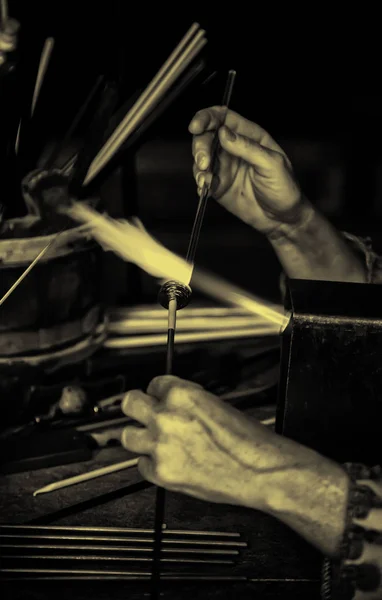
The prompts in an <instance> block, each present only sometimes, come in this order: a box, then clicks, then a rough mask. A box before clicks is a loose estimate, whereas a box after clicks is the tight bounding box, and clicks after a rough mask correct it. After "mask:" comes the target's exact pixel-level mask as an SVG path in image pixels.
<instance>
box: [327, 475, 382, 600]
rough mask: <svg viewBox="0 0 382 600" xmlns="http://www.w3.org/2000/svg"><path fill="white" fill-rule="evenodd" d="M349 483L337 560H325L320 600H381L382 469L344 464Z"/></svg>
mask: <svg viewBox="0 0 382 600" xmlns="http://www.w3.org/2000/svg"><path fill="white" fill-rule="evenodd" d="M344 468H345V470H346V471H347V473H348V475H349V477H350V480H351V485H350V491H349V498H348V506H347V521H346V526H345V531H344V536H343V540H342V544H341V549H340V557H339V559H338V560H329V559H327V558H326V559H325V560H324V564H323V570H322V584H321V597H322V599H323V600H381V599H382V468H381V467H380V466H377V467H373V468H371V469H369V468H367V467H365V466H364V465H360V464H353V463H347V464H345V465H344Z"/></svg>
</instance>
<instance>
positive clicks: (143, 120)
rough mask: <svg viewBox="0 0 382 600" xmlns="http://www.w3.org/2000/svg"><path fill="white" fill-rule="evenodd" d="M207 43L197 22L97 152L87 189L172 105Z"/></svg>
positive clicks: (89, 171)
mask: <svg viewBox="0 0 382 600" xmlns="http://www.w3.org/2000/svg"><path fill="white" fill-rule="evenodd" d="M206 43H207V40H206V38H205V31H204V30H203V29H200V26H199V25H198V24H197V23H194V24H193V25H192V26H191V28H190V29H189V31H188V32H187V33H186V35H185V36H184V37H183V39H182V40H181V42H180V43H179V44H178V46H177V47H176V48H175V50H174V51H173V52H172V53H171V55H170V56H169V57H168V59H167V60H166V62H165V63H164V64H163V66H162V67H161V68H160V69H159V71H158V73H157V74H156V75H155V77H154V78H153V79H152V81H151V82H150V83H149V85H148V86H147V88H146V89H145V90H144V91H143V93H142V94H141V95H140V96H139V98H138V99H137V100H136V102H135V103H134V104H133V106H131V107H130V108H129V110H128V112H127V114H126V115H125V117H124V118H123V119H122V121H121V122H120V123H119V125H118V126H117V127H116V128H115V130H114V131H113V133H112V134H111V135H110V137H109V138H108V139H107V141H106V143H104V144H103V146H102V148H101V149H100V150H99V151H98V152H97V154H96V156H95V157H94V159H93V160H92V162H91V164H90V166H89V168H88V170H87V173H86V176H85V178H84V181H83V185H84V186H87V185H88V184H89V183H91V181H92V180H93V179H94V178H95V177H96V176H97V175H98V174H99V173H100V172H101V171H102V170H103V169H104V168H105V167H106V166H107V165H108V163H109V162H110V161H111V160H112V159H113V158H114V156H115V155H116V154H117V152H118V151H119V150H120V149H121V148H123V147H124V146H125V145H126V143H127V142H128V141H129V139H130V138H131V137H132V136H134V134H136V132H137V131H138V130H139V129H140V128H141V127H142V126H143V125H145V126H147V123H148V119H149V122H150V123H151V122H152V120H153V119H152V118H150V116H151V117H152V116H154V117H155V118H157V116H158V109H159V108H160V105H161V104H162V105H163V103H164V105H163V106H162V107H161V109H164V108H166V107H167V106H168V104H169V98H168V94H171V93H172V92H174V85H175V84H176V83H179V79H180V77H181V76H182V75H183V74H184V73H185V71H186V69H187V68H188V67H189V65H190V64H191V63H192V62H193V61H194V59H195V58H196V57H197V56H198V55H199V54H200V52H201V50H202V49H203V48H204V46H205V45H206ZM200 70H201V66H200V65H198V66H197V67H196V68H195V69H194V71H193V72H192V74H191V75H192V77H191V76H186V78H185V79H184V81H183V82H182V83H181V84H180V85H181V88H182V89H183V88H184V87H185V86H186V85H187V84H188V83H189V82H190V79H192V78H193V77H194V76H196V74H197V73H198V72H200ZM182 89H178V90H176V94H175V95H177V93H180V91H182ZM173 95H174V94H172V96H171V98H172V97H173ZM73 165H74V169H75V162H72V161H71V163H69V165H65V167H64V170H65V171H66V172H68V171H69V170H70V169H71V168H72V167H73Z"/></svg>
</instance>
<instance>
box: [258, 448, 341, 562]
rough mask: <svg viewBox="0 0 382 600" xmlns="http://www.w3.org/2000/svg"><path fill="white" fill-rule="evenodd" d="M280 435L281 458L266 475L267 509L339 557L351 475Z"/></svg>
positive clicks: (327, 553) (323, 548)
mask: <svg viewBox="0 0 382 600" xmlns="http://www.w3.org/2000/svg"><path fill="white" fill-rule="evenodd" d="M277 437H278V441H277V446H278V454H279V459H276V466H275V467H272V469H270V470H269V472H268V473H266V474H264V494H265V502H264V506H265V507H266V508H265V510H266V512H267V513H268V514H270V515H272V516H274V517H276V518H277V519H279V520H280V521H282V522H283V523H285V524H286V525H288V526H289V527H291V528H292V529H293V530H294V531H295V532H296V533H298V534H299V535H301V536H302V537H303V538H305V539H306V540H307V541H308V542H309V543H311V544H312V545H314V546H315V547H316V548H318V549H319V550H320V551H321V552H322V553H323V554H324V555H326V556H329V557H336V556H338V553H339V549H340V544H341V541H342V538H343V534H344V530H345V525H346V510H347V500H348V492H349V484H350V480H349V477H348V475H347V474H346V473H345V471H344V470H343V469H342V467H340V466H339V465H337V464H336V463H334V462H332V461H331V460H328V459H326V458H324V457H323V456H321V455H319V454H318V453H316V452H315V451H313V450H311V449H309V448H306V447H304V446H302V445H300V444H297V443H296V442H293V441H292V440H289V439H288V438H284V437H282V436H277ZM277 463H278V464H277Z"/></svg>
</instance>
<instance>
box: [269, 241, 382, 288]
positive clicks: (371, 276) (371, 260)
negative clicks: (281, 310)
mask: <svg viewBox="0 0 382 600" xmlns="http://www.w3.org/2000/svg"><path fill="white" fill-rule="evenodd" d="M342 235H343V236H344V238H345V239H346V240H347V242H348V243H349V245H350V246H351V247H352V248H353V250H354V251H355V252H356V254H357V255H358V256H359V257H360V258H361V260H362V262H363V263H364V265H365V269H366V273H367V283H374V284H382V257H381V256H379V255H378V254H376V252H374V250H373V247H372V242H371V239H370V238H360V237H357V236H356V235H353V234H351V233H347V232H346V231H343V232H342ZM280 290H281V296H282V299H284V298H285V294H286V276H285V273H281V276H280Z"/></svg>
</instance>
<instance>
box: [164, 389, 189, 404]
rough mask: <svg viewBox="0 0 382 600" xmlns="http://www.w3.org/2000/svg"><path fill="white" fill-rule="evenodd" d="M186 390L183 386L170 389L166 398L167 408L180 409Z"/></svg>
mask: <svg viewBox="0 0 382 600" xmlns="http://www.w3.org/2000/svg"><path fill="white" fill-rule="evenodd" d="M185 392H186V389H185V388H184V387H183V386H181V385H175V386H173V387H172V388H170V389H169V391H168V393H167V396H166V406H167V408H178V407H179V406H181V405H182V400H183V399H184V397H185Z"/></svg>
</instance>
